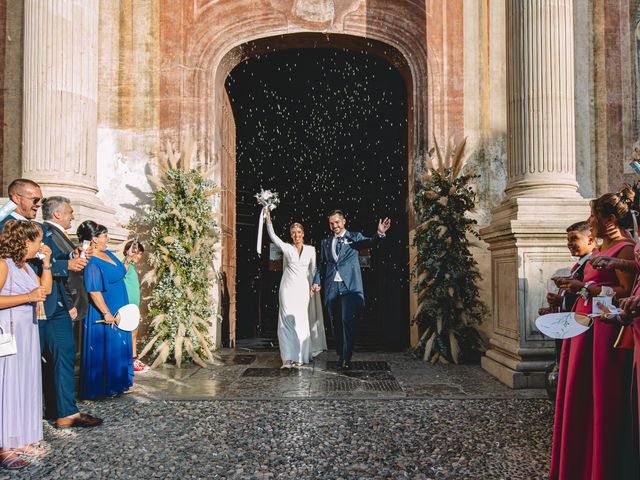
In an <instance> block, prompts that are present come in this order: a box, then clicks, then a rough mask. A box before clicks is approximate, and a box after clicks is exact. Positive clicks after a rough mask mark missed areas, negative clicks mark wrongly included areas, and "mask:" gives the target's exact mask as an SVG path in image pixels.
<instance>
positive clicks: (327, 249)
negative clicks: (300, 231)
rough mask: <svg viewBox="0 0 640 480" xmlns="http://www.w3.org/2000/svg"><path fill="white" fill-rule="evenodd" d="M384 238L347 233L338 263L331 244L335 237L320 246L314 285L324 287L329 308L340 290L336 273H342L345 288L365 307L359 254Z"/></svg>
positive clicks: (325, 240) (325, 299)
mask: <svg viewBox="0 0 640 480" xmlns="http://www.w3.org/2000/svg"><path fill="white" fill-rule="evenodd" d="M383 238H384V237H381V236H380V235H375V236H374V237H373V238H370V237H365V236H364V235H362V234H361V233H359V232H349V231H345V234H344V240H345V243H344V244H343V246H342V249H341V250H340V255H339V256H338V261H336V260H335V258H334V257H333V252H332V250H331V244H332V242H333V236H331V237H329V238H325V239H324V240H322V243H321V244H320V261H319V262H318V268H317V270H316V275H315V278H314V279H313V283H315V284H317V285H321V284H322V286H323V290H324V303H325V305H326V306H327V308H329V307H330V305H331V301H332V300H333V299H334V298H335V297H336V296H337V295H338V289H337V287H336V282H334V278H335V276H336V272H340V277H342V281H343V282H344V285H345V287H346V288H347V289H348V290H349V292H351V293H355V294H356V295H357V296H358V297H359V298H360V304H361V305H364V290H363V288H362V272H361V271H360V261H359V259H358V252H359V251H360V250H362V249H365V248H371V247H375V246H376V245H378V244H379V243H380V242H381V241H382V239H383Z"/></svg>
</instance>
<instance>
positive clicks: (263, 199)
mask: <svg viewBox="0 0 640 480" xmlns="http://www.w3.org/2000/svg"><path fill="white" fill-rule="evenodd" d="M255 197H256V200H258V203H259V204H260V205H262V206H263V207H267V208H268V209H269V210H270V211H271V210H273V209H274V208H276V207H277V206H278V205H279V204H280V199H279V198H278V193H277V192H272V191H271V190H261V191H260V193H256V194H255ZM265 218H266V217H265V213H264V212H263V211H262V209H261V210H260V216H259V217H258V239H257V243H256V252H258V255H261V254H262V227H263V224H264V219H265Z"/></svg>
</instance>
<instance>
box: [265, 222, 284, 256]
mask: <svg viewBox="0 0 640 480" xmlns="http://www.w3.org/2000/svg"><path fill="white" fill-rule="evenodd" d="M267 232H268V233H269V238H270V239H271V241H272V242H273V243H274V244H276V245H277V246H278V248H279V249H280V250H282V251H283V252H284V250H285V248H287V244H286V243H284V242H283V241H282V240H280V237H278V235H276V232H275V231H274V230H273V224H272V223H267Z"/></svg>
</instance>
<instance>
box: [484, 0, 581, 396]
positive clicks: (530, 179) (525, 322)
mask: <svg viewBox="0 0 640 480" xmlns="http://www.w3.org/2000/svg"><path fill="white" fill-rule="evenodd" d="M506 20H507V28H506V45H507V101H508V102H507V109H508V114H507V129H508V173H509V181H508V185H507V189H506V198H505V200H504V201H503V202H502V204H501V205H499V206H498V207H497V208H496V209H494V211H493V212H492V221H491V224H490V225H489V226H488V227H486V228H484V229H482V231H481V234H482V236H483V238H484V240H485V241H486V242H488V243H489V250H490V251H491V265H492V268H491V275H492V279H491V280H492V292H493V293H492V295H493V299H492V316H493V334H492V336H491V339H490V342H491V349H490V350H489V351H488V352H487V355H486V357H484V358H483V360H482V365H483V367H484V368H485V369H486V370H488V371H489V372H490V373H492V374H493V375H495V376H496V377H497V378H498V379H500V380H501V381H502V382H504V383H506V384H507V385H509V386H511V387H513V388H527V387H541V386H543V385H544V375H543V372H544V369H545V367H546V366H547V365H548V363H549V361H550V360H551V359H552V356H553V342H552V341H550V340H548V339H545V338H544V337H543V336H542V335H541V334H540V333H539V332H538V331H537V329H536V328H535V324H534V321H535V319H536V317H537V310H538V308H539V307H541V306H543V305H544V304H545V301H544V298H545V295H546V291H547V285H548V279H549V278H550V277H551V276H552V275H553V274H554V273H557V272H559V271H562V270H563V269H566V268H568V267H569V266H570V265H571V258H570V257H569V253H568V251H567V248H566V240H565V229H566V227H567V226H569V225H570V224H571V223H573V222H576V221H579V220H586V219H587V217H588V215H589V210H588V205H587V202H586V201H585V200H583V199H582V198H581V197H580V195H579V194H578V193H577V183H576V176H575V164H576V160H575V122H574V120H575V118H574V73H573V62H574V57H573V0H506Z"/></svg>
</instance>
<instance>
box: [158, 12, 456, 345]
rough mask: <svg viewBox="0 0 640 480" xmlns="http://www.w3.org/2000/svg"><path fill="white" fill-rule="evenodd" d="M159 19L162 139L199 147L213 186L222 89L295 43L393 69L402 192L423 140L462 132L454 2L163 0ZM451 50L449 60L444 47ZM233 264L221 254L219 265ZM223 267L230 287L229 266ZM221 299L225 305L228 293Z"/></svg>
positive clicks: (228, 132) (223, 136) (220, 156)
mask: <svg viewBox="0 0 640 480" xmlns="http://www.w3.org/2000/svg"><path fill="white" fill-rule="evenodd" d="M160 11H161V22H160V24H161V32H160V37H161V42H160V43H161V59H162V60H161V72H160V73H161V78H160V89H161V92H162V102H161V105H160V126H161V135H162V136H163V137H165V138H171V139H173V140H175V141H179V139H180V137H181V136H184V135H191V136H193V137H195V138H197V139H198V140H199V141H201V142H204V143H206V149H207V151H208V157H209V161H211V162H216V161H217V162H221V168H219V169H218V178H217V179H216V180H218V181H221V182H222V183H225V181H226V180H227V178H224V179H223V178H222V175H223V173H224V172H226V173H224V174H225V175H229V174H230V172H231V171H232V170H231V169H230V168H228V167H229V162H231V160H230V157H229V152H231V150H230V149H229V148H227V147H226V146H225V141H226V140H228V139H229V138H230V137H233V136H234V132H235V130H234V128H235V127H234V126H233V122H232V119H231V118H230V117H229V111H228V110H226V111H225V104H226V102H227V100H226V99H225V95H226V94H225V91H224V82H225V80H226V78H227V75H228V74H229V72H230V71H231V70H232V69H233V68H234V67H235V66H236V65H237V64H238V63H239V62H241V61H242V60H244V59H246V58H248V57H249V56H251V55H255V54H256V53H257V52H259V50H260V49H261V48H263V49H270V48H287V45H289V46H291V45H292V42H294V41H295V42H296V46H301V44H306V45H313V44H318V43H328V44H331V45H332V46H336V47H338V48H355V49H359V50H361V49H362V50H365V51H369V52H371V53H373V54H376V55H380V56H383V57H385V58H387V59H388V60H389V61H390V62H391V63H392V64H393V65H395V66H396V67H397V68H398V69H399V70H400V71H401V72H402V73H403V75H404V76H405V79H406V81H407V87H408V88H407V91H408V92H409V98H408V105H409V119H408V120H409V125H408V135H409V141H408V159H409V161H408V166H409V173H408V175H409V180H410V181H409V185H410V189H412V186H413V185H412V184H413V182H412V181H411V180H412V178H413V171H414V165H415V162H416V161H419V159H420V158H421V157H422V156H423V155H424V152H425V151H426V149H427V146H428V143H429V141H428V139H429V138H432V136H436V137H440V138H442V137H446V136H448V135H451V134H453V133H457V134H459V133H461V132H462V130H463V113H462V112H463V94H462V88H461V87H462V76H463V67H462V65H463V57H462V56H461V55H460V54H459V53H460V49H461V47H462V44H463V43H462V42H463V26H462V13H463V7H462V2H447V4H446V5H440V4H439V2H431V3H429V2H427V3H426V4H425V3H424V2H415V1H408V0H393V1H382V0H377V1H367V2H365V1H362V0H351V1H348V2H340V3H339V4H338V2H334V1H333V0H323V1H322V2H315V1H314V2H311V1H309V0H267V1H256V0H238V1H235V2H217V1H215V0H194V1H193V2H170V1H164V2H163V7H162V8H161V10H160ZM456 45H457V46H458V47H459V48H458V51H457V52H456V49H455V48H451V47H455V46H456ZM302 46H303V45H302ZM427 46H429V48H427ZM224 165H227V167H225V166H224ZM226 183H228V182H226ZM409 198H411V191H410V192H409ZM223 201H224V200H223ZM224 209H225V207H224V206H223V210H224ZM408 210H409V208H408ZM225 211H227V212H230V211H231V209H229V208H227V209H226V210H225ZM223 224H224V225H225V229H226V230H227V232H228V235H226V239H227V244H228V242H230V241H231V239H232V238H233V229H234V226H233V222H231V221H225V220H223ZM409 228H410V229H412V228H413V224H412V223H410V227H409ZM223 248H224V245H223ZM223 255H224V254H223ZM232 257H233V254H232V253H228V254H227V255H226V257H225V260H224V261H228V259H230V258H232ZM227 267H228V269H227V270H228V271H227V274H228V275H227V282H228V285H231V284H232V278H231V276H232V272H231V271H230V270H231V269H232V268H231V263H229V264H227ZM225 268H226V267H225ZM226 293H227V294H228V296H229V302H230V304H231V305H233V302H234V299H233V292H232V291H231V290H228V291H227V292H226ZM411 306H412V307H413V306H414V302H413V300H412V301H411ZM412 310H413V308H412ZM228 311H229V312H232V311H233V307H232V306H231V307H229V308H228ZM218 339H219V332H218ZM414 340H415V337H414Z"/></svg>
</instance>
